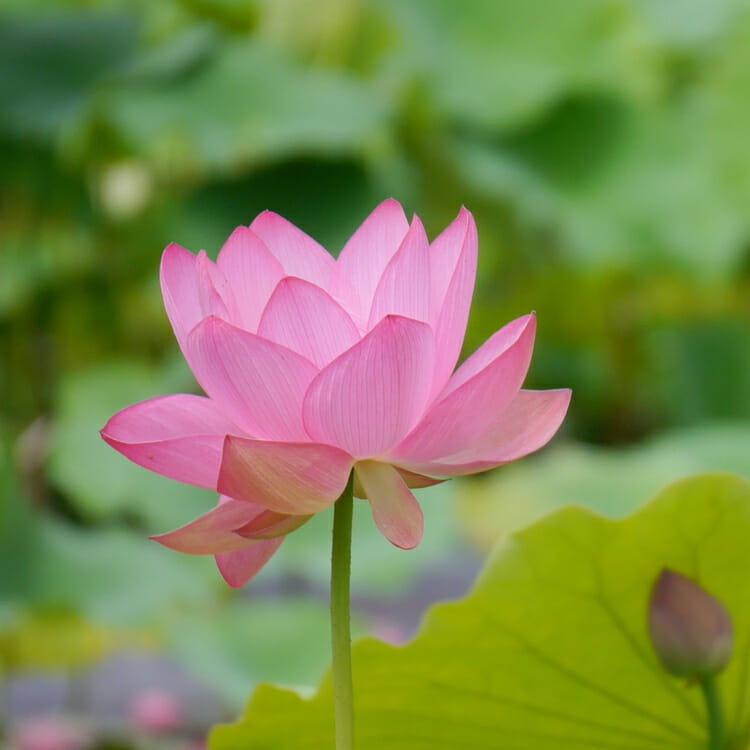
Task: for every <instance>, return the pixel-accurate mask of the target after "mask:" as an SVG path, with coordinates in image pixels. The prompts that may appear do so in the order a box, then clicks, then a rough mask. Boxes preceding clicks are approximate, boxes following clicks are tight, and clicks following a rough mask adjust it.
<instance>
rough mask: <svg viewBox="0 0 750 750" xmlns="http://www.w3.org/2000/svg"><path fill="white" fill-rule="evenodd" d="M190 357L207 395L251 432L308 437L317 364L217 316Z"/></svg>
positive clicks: (200, 329)
mask: <svg viewBox="0 0 750 750" xmlns="http://www.w3.org/2000/svg"><path fill="white" fill-rule="evenodd" d="M187 358H188V361H189V362H190V366H191V369H192V370H193V373H194V374H195V377H196V378H197V379H198V382H199V383H200V384H201V386H202V387H203V389H204V390H205V391H206V393H207V394H208V395H209V396H211V398H213V399H214V400H215V401H216V402H217V404H219V406H220V407H221V409H222V411H224V412H225V413H227V414H231V415H232V418H233V419H234V421H236V422H237V424H239V425H240V427H242V428H243V429H244V430H246V431H247V432H248V433H249V434H251V435H256V436H259V437H264V438H269V439H271V440H300V439H307V435H306V433H305V429H304V427H303V426H302V416H301V414H302V399H303V397H304V395H305V392H306V391H307V387H308V385H309V384H310V382H311V381H312V379H313V378H314V377H315V375H316V373H317V368H316V367H315V366H314V365H313V364H312V363H311V362H309V361H308V360H306V359H304V358H303V357H301V356H300V355H299V354H297V353H296V352H293V351H291V350H290V349H287V348H286V347H283V346H280V345H279V344H275V343H274V342H273V341H267V340H266V339H264V338H261V337H260V336H257V335H255V334H252V333H248V332H247V331H243V330H242V329H240V328H235V327H234V326H231V325H229V324H228V323H226V322H224V321H223V320H220V319H219V318H213V317H212V318H207V319H206V320H204V321H203V322H202V323H200V324H199V325H198V326H196V327H195V329H194V330H193V332H192V333H191V334H190V336H189V337H188V341H187Z"/></svg>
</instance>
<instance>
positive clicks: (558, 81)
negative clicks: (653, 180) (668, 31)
mask: <svg viewBox="0 0 750 750" xmlns="http://www.w3.org/2000/svg"><path fill="white" fill-rule="evenodd" d="M404 5H408V6H409V7H410V8H411V9H412V12H408V11H407V10H405V9H403V8H402V9H398V15H397V17H398V18H399V19H400V20H401V23H402V24H403V25H404V26H405V28H404V29H402V34H401V37H402V38H401V43H402V45H403V51H402V53H401V55H402V57H403V58H404V59H405V61H408V60H409V59H410V58H413V57H415V56H421V57H422V59H420V60H418V62H415V63H412V64H416V65H417V66H418V69H421V70H423V72H424V74H425V75H426V77H427V79H428V80H429V81H430V83H431V88H432V90H433V93H434V96H435V97H436V99H437V101H438V103H439V106H440V107H441V109H442V110H443V112H444V114H446V115H447V116H448V118H450V119H452V120H456V121H458V122H460V123H461V124H462V125H469V126H478V127H479V128H481V129H483V130H486V131H490V132H500V131H502V130H508V129H509V128H515V127H519V126H521V125H523V124H525V123H527V122H529V121H531V120H532V119H533V118H534V117H539V116H540V115H542V114H543V113H544V112H545V111H546V110H547V109H548V108H549V107H550V106H551V105H553V104H554V103H555V102H557V101H558V100H559V99H561V98H562V97H563V96H564V95H565V94H566V93H567V92H570V91H577V92H578V91H587V90H589V91H591V90H593V91H610V92H613V93H614V92H616V91H626V92H627V91H631V90H632V91H633V92H640V91H642V90H644V89H645V90H648V89H650V87H651V86H652V81H651V79H652V77H653V73H652V71H651V70H650V66H649V63H650V60H649V58H648V55H647V54H646V50H645V49H644V46H643V45H642V44H639V41H640V40H639V35H638V33H637V32H638V23H637V21H638V19H637V15H636V14H634V13H633V9H632V7H631V6H630V5H629V4H628V3H626V2H622V1H621V0H552V1H550V0H510V1H508V2H495V0H468V1H465V2H462V3H460V4H457V3H455V2H452V1H451V0H437V1H436V0H414V2H412V3H408V4H404ZM415 9H416V10H418V11H419V12H418V13H416V12H413V11H414V10H415Z"/></svg>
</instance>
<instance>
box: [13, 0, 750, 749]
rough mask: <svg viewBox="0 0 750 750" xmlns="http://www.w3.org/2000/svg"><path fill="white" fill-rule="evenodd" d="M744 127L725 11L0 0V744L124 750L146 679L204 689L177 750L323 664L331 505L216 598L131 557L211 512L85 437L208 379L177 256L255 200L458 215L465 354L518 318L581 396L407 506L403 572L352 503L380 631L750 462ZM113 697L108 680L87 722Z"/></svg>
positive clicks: (348, 221)
mask: <svg viewBox="0 0 750 750" xmlns="http://www.w3.org/2000/svg"><path fill="white" fill-rule="evenodd" d="M748 133H750V3H749V2H747V0H712V2H704V1H702V0H685V1H684V2H679V3H678V2H674V0H629V1H626V0H463V1H462V2H460V3H457V2H454V1H453V0H369V1H368V0H318V2H315V3H310V2H309V0H164V1H163V2H162V1H161V0H160V1H159V2H154V1H153V0H152V1H150V2H149V1H148V0H131V1H130V2H128V1H127V0H102V1H101V2H73V1H72V0H57V1H55V0H4V2H3V3H2V4H1V5H0V165H2V169H1V170H0V500H1V504H0V679H3V677H4V678H5V685H4V689H3V693H2V697H1V698H0V700H1V702H0V710H1V712H0V721H2V722H3V723H4V725H5V727H6V733H8V734H9V735H13V734H14V733H15V734H17V733H18V731H19V729H18V728H19V726H21V725H22V724H23V722H24V721H28V720H29V719H30V718H33V717H34V716H39V715H42V714H45V713H47V714H48V713H62V714H65V715H66V716H72V717H74V718H75V719H76V720H78V721H81V722H83V724H84V725H85V727H86V730H87V731H89V733H90V734H91V735H92V736H95V737H96V738H97V741H98V742H101V741H103V740H102V738H103V737H104V738H110V739H109V740H107V741H110V740H111V737H113V736H114V737H116V738H118V739H117V741H118V742H120V743H121V744H124V745H125V746H130V745H132V744H133V743H134V742H135V743H138V742H139V741H140V740H139V738H138V735H137V734H133V726H132V725H133V721H132V718H129V717H130V714H131V713H132V710H131V709H132V701H133V700H134V696H135V697H137V695H138V694H139V691H142V690H144V689H146V688H157V689H160V690H163V691H166V692H167V693H170V694H172V695H174V696H176V698H177V699H178V700H179V701H181V702H183V703H184V705H185V706H188V707H189V706H194V705H195V704H196V702H197V703H199V704H200V705H202V706H204V707H205V705H206V701H207V700H208V699H207V698H205V695H204V693H202V692H201V690H205V691H207V692H206V695H210V696H211V697H212V699H215V706H214V708H213V709H211V710H208V711H204V712H203V714H201V713H200V711H196V710H194V709H193V708H190V709H189V710H186V711H185V713H187V714H190V716H191V717H192V719H191V721H183V722H182V723H181V726H179V727H177V728H175V730H174V735H175V737H177V738H181V739H179V741H180V742H183V744H184V746H185V747H188V746H189V745H190V743H192V742H195V741H196V740H199V739H200V736H201V734H202V732H203V731H204V729H205V726H206V725H207V724H209V723H210V722H211V721H213V720H216V719H217V718H220V717H223V716H231V715H232V714H233V712H235V711H236V710H237V708H238V707H239V706H241V705H242V702H243V700H244V698H246V697H247V695H248V694H249V691H250V689H251V688H252V686H253V685H254V684H255V683H256V682H257V681H259V680H272V681H278V682H282V683H284V684H291V685H295V686H299V687H303V688H304V687H310V686H311V685H313V684H315V682H316V681H317V680H318V678H319V677H320V675H321V673H322V671H323V669H324V668H325V665H326V663H327V660H328V641H327V638H328V636H327V624H326V611H325V596H326V595H325V585H326V577H327V564H328V541H327V536H328V533H329V528H328V525H329V523H330V519H329V518H327V517H325V516H323V517H320V518H317V519H315V523H311V524H309V525H308V526H307V527H305V528H304V529H303V530H302V531H300V532H298V533H297V534H295V535H294V536H293V537H291V538H290V539H289V540H288V541H287V543H285V545H284V547H283V548H282V553H280V555H279V559H278V560H274V562H273V563H272V564H271V565H270V566H269V568H268V570H266V571H264V572H263V573H262V574H261V576H259V578H258V579H257V581H256V582H253V584H251V585H250V586H249V587H248V588H247V589H246V590H245V591H244V592H242V593H240V594H235V593H233V592H231V591H229V590H228V589H227V588H226V587H225V586H224V585H223V584H222V583H221V582H220V580H219V578H218V574H217V573H216V572H215V570H214V569H213V565H212V562H211V561H210V559H209V560H205V559H189V558H183V557H180V556H178V555H176V554H174V553H170V552H167V551H166V550H163V549H161V548H158V547H157V546H156V545H153V544H152V543H150V542H148V541H147V539H146V536H147V535H148V534H149V533H155V532H159V531H165V530H167V529H169V528H172V527H173V526H176V525H179V524H181V523H183V522H185V521H187V520H188V519H190V518H191V517H193V516H194V515H196V514H197V513H199V512H201V511H202V510H204V509H207V508H208V507H210V506H211V505H212V504H213V502H214V498H213V497H212V496H211V494H210V493H206V492H203V491H199V490H194V489H191V488H187V487H183V486H180V485H176V484H173V483H170V482H169V481H167V480H163V479H161V478H159V477H156V476H152V475H150V474H148V473H147V472H145V471H143V470H140V469H138V468H136V467H134V466H131V465H129V464H128V463H127V462H126V461H125V460H124V459H123V458H121V457H120V456H119V455H117V454H115V453H114V452H113V451H111V450H110V449H108V448H107V447H106V446H105V445H104V444H103V443H101V441H100V439H99V437H98V432H97V431H98V429H99V428H100V427H101V426H102V425H103V423H104V422H105V421H106V419H107V418H108V417H109V416H110V415H111V414H112V413H113V412H114V411H116V410H118V409H120V408H122V407H124V406H126V405H127V404H129V403H131V402H133V401H134V400H138V399H142V398H148V397H151V396H155V395H159V394H162V393H169V392H174V391H176V390H177V391H184V390H189V389H193V388H194V387H195V386H194V383H193V380H192V377H191V376H190V373H189V372H188V371H187V369H186V367H185V365H184V363H183V362H182V361H181V358H180V356H179V353H178V350H177V346H176V344H175V342H174V340H173V338H172V335H171V331H170V329H169V325H168V322H167V319H166V316H165V314H164V312H163V309H162V305H161V299H160V294H159V287H158V263H159V258H160V254H161V251H162V249H163V248H164V246H165V245H166V244H167V243H168V242H170V241H176V242H178V243H180V244H182V245H184V246H186V247H188V248H190V249H191V250H193V251H197V250H199V249H201V248H205V249H206V250H207V251H208V252H209V254H210V255H212V256H214V257H215V254H216V252H217V251H218V249H219V248H220V246H221V243H222V242H223V240H224V239H225V238H226V237H227V236H228V235H229V233H230V232H231V230H232V229H233V228H234V227H235V226H237V225H239V224H248V223H249V222H250V221H251V220H252V219H253V217H254V216H255V215H256V214H257V213H259V212H260V211H261V210H263V209H267V208H269V209H273V210H275V211H278V212H279V213H281V214H283V215H284V216H286V217H287V218H289V219H291V220H292V221H294V222H295V223H297V224H298V225H299V226H300V227H302V228H303V229H305V230H306V231H307V232H309V233H310V234H312V235H313V236H314V237H316V238H317V239H318V240H319V241H321V242H322V243H323V244H324V245H326V246H327V247H328V248H330V249H331V251H332V252H334V253H337V252H338V250H339V249H340V248H341V247H342V245H343V243H344V242H345V240H346V239H347V237H348V236H349V235H350V234H351V232H352V231H353V230H354V229H355V228H356V226H357V225H358V224H359V223H360V222H361V221H362V219H363V218H364V217H365V216H366V215H367V213H369V211H370V210H371V209H372V208H373V207H374V206H375V205H376V204H377V203H378V202H379V201H380V200H382V199H383V198H385V197H388V196H393V197H395V198H397V199H399V200H400V201H401V202H402V203H403V204H404V206H405V208H406V210H407V213H411V212H416V213H418V214H419V215H420V216H421V217H422V218H423V220H424V221H425V224H426V226H427V229H428V232H429V233H430V234H431V236H435V235H436V234H437V233H438V232H439V231H440V230H441V229H442V228H443V227H444V226H445V225H446V224H447V223H448V222H449V221H450V220H452V218H453V217H454V216H455V214H456V213H457V211H458V208H459V206H460V205H461V204H465V205H466V206H467V207H468V208H469V209H470V210H472V211H473V213H474V215H475V217H476V220H477V224H478V227H479V237H480V269H479V278H478V284H477V291H476V295H475V299H474V306H473V310H472V315H471V320H470V323H469V331H468V335H467V340H466V352H469V351H471V350H473V349H475V348H476V347H477V346H479V345H480V344H481V342H482V341H483V340H484V339H485V338H487V337H488V336H489V335H490V334H491V333H493V332H494V331H495V330H496V329H497V328H499V327H500V326H501V325H502V324H503V323H504V322H506V321H507V320H509V319H511V318H513V317H516V316H518V315H521V314H524V313H526V312H528V311H529V310H531V309H535V310H536V311H537V313H538V316H539V335H538V339H537V347H536V354H535V358H534V363H533V367H532V373H531V375H530V379H529V385H530V386H532V387H542V388H544V387H559V386H571V387H572V388H573V389H574V400H573V404H572V407H571V411H570V415H569V417H568V420H567V423H566V426H565V428H564V430H563V433H562V434H561V436H559V437H558V438H557V439H556V440H555V442H554V444H553V445H552V446H551V447H550V448H548V449H546V450H545V451H544V452H543V453H542V454H541V455H539V456H538V457H533V458H531V459H528V460H527V461H524V462H521V463H520V464H518V465H514V466H511V467H507V468H504V469H501V470H499V471H497V472H495V473H493V474H492V475H491V476H489V477H486V478H479V479H473V480H465V481H461V482H459V481H456V482H452V483H449V484H447V485H443V486H441V487H438V488H434V489H432V490H428V491H425V492H424V493H423V502H424V506H425V511H426V515H427V533H426V539H425V542H424V543H423V545H422V547H421V548H420V549H419V550H417V551H416V552H413V553H403V552H399V551H396V550H394V549H392V548H390V547H389V546H388V544H387V543H386V542H385V541H384V540H382V539H381V538H380V537H379V536H378V535H377V533H376V532H375V531H374V529H373V526H372V523H371V521H370V519H369V518H368V514H367V513H366V512H364V511H363V510H362V509H360V512H359V513H358V516H357V521H356V523H357V527H358V528H357V531H356V534H357V537H356V539H355V561H354V566H355V567H354V573H353V575H354V579H353V580H354V590H355V604H356V613H357V615H358V628H359V632H367V631H369V632H376V633H378V634H380V635H381V636H382V637H384V638H386V639H392V640H399V639H403V638H404V637H408V636H409V635H410V634H411V633H412V632H413V630H414V627H415V625H416V622H417V621H418V618H419V614H420V613H421V611H422V610H423V608H424V606H426V605H427V604H428V603H429V602H431V601H434V600H435V599H438V598H443V597H447V596H456V595H459V594H460V593H461V592H462V591H464V590H466V588H467V587H468V585H469V584H470V582H471V579H472V576H473V575H474V573H475V571H476V570H477V568H478V566H479V564H480V560H481V556H482V555H483V553H484V552H485V551H486V550H487V549H488V548H489V546H491V545H492V544H493V543H494V542H495V541H496V540H497V539H498V538H500V537H501V536H502V535H503V534H505V533H507V532H508V531H509V530H511V529H513V528H515V527H517V526H518V525H521V524H523V523H526V522H528V521H529V520H531V519H532V518H534V517H536V516H537V515H539V514H541V513H544V512H546V511H547V510H549V509H551V508H553V507H557V506H558V505H561V504H565V503H583V504H587V505H589V506H592V507H594V508H596V509H598V510H600V511H601V512H604V513H607V514H610V515H623V514H625V513H627V512H629V511H630V510H632V509H634V508H635V507H637V506H638V505H639V504H641V503H642V502H644V501H645V500H647V499H648V497H649V495H650V494H653V493H654V492H655V491H656V490H657V489H658V488H659V487H660V486H661V485H662V484H664V483H666V482H668V481H670V480H672V479H675V478H677V477H680V476H683V475H686V474H689V473H691V472H694V471H699V470H713V469H718V470H730V471H735V472H739V473H742V474H744V475H746V476H750V146H749V145H748ZM134 664H135V666H134ZM107 670H110V671H107ZM175 670H177V671H175ZM113 675H114V677H113ZM193 682H195V684H193ZM100 684H105V685H110V687H111V684H115V685H118V686H120V693H118V694H117V695H114V696H112V697H111V699H110V700H109V702H108V703H106V705H99V704H97V703H96V701H95V700H93V699H92V693H96V692H97V690H95V689H94V687H92V686H97V685H100ZM186 686H187V687H186ZM191 686H192V687H191ZM45 691H46V692H45ZM191 691H192V692H191ZM115 692H117V691H115ZM40 696H41V697H40ZM196 696H197V697H196ZM201 696H203V697H201ZM191 701H192V702H193V703H191ZM196 717H197V718H196ZM191 722H192V723H191ZM141 739H142V738H141ZM10 742H12V743H15V744H14V745H13V746H14V747H16V746H20V745H21V744H22V743H21V741H20V740H18V739H15V740H10Z"/></svg>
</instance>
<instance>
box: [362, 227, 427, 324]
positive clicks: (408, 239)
mask: <svg viewBox="0 0 750 750" xmlns="http://www.w3.org/2000/svg"><path fill="white" fill-rule="evenodd" d="M429 313H430V243H429V241H428V239H427V233H426V232H425V231H424V227H423V226H422V222H421V221H420V220H419V218H417V217H416V216H415V217H414V221H412V225H411V227H410V229H409V231H408V232H407V233H406V236H405V237H404V239H403V240H402V242H401V245H400V247H399V249H398V251H397V252H396V254H395V255H394V256H393V257H392V258H391V259H390V261H389V262H388V265H387V266H386V268H385V271H384V272H383V275H382V276H381V278H380V281H379V283H378V287H377V290H376V291H375V297H374V299H373V302H372V308H371V310H370V319H369V322H368V325H367V327H368V330H369V329H370V328H373V327H374V326H375V325H376V324H377V323H378V322H380V321H381V320H382V319H383V318H384V317H385V316H386V315H403V316H404V317H406V318H414V320H422V321H425V322H428V321H429Z"/></svg>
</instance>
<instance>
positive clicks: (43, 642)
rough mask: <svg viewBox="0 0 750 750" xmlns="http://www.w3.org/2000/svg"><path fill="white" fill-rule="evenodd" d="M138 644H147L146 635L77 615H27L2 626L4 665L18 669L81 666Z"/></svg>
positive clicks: (0, 661)
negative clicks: (94, 622) (4, 626)
mask: <svg viewBox="0 0 750 750" xmlns="http://www.w3.org/2000/svg"><path fill="white" fill-rule="evenodd" d="M134 645H140V646H143V645H144V638H143V637H139V636H137V635H136V634H135V633H132V632H128V631H124V630H118V629H110V628H103V627H99V626H96V625H93V624H91V623H88V622H86V621H85V620H83V619H81V618H80V617H77V616H75V615H72V616H71V615H69V614H56V615H54V614H47V615H37V616H35V617H34V616H31V617H30V616H26V617H22V618H19V619H18V620H17V621H16V622H14V623H13V624H12V626H11V627H6V628H3V629H2V630H0V666H2V667H4V668H6V669H8V670H14V671H18V670H38V669H45V670H50V669H53V670H57V669H63V670H68V669H80V668H84V667H88V666H91V665H92V664H94V663H95V662H97V661H98V660H100V659H102V658H103V657H105V656H107V655H108V654H110V653H112V652H113V651H114V650H115V649H118V648H124V647H132V646H134Z"/></svg>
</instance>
